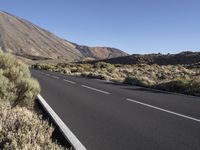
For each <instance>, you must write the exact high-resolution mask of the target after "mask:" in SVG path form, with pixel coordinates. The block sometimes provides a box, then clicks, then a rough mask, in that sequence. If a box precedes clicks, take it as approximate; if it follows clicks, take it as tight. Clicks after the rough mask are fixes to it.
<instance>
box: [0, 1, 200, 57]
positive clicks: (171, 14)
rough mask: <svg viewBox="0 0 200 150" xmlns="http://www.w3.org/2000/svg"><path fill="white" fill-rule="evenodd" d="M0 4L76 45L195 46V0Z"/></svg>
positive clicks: (198, 29)
mask: <svg viewBox="0 0 200 150" xmlns="http://www.w3.org/2000/svg"><path fill="white" fill-rule="evenodd" d="M0 9H1V10H4V11H7V12H10V13H12V14H14V15H17V16H20V17H23V18H25V19H27V20H29V21H31V22H33V23H35V24H37V25H39V26H41V27H43V28H45V29H47V30H49V31H51V32H53V33H55V34H56V35H58V36H60V37H62V38H65V39H67V40H69V41H72V42H76V43H78V44H85V45H89V46H111V47H116V48H120V49H122V50H124V51H126V52H128V53H130V54H132V53H158V52H161V53H168V52H169V53H177V52H180V51H182V50H193V51H198V50H200V0H1V4H0Z"/></svg>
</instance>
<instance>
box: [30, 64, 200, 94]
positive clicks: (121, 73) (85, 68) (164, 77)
mask: <svg viewBox="0 0 200 150" xmlns="http://www.w3.org/2000/svg"><path fill="white" fill-rule="evenodd" d="M33 67H34V68H37V69H43V70H48V71H54V72H60V73H63V74H67V75H74V76H83V77H88V78H98V79H102V80H110V81H115V82H123V83H126V84H130V85H138V86H143V87H149V88H155V89H162V90H166V91H172V92H178V93H184V94H190V95H196V96H200V67H199V63H196V64H193V65H157V64H151V65H148V64H133V65H122V64H110V63H105V62H96V63H93V64H89V63H68V62H66V63H37V64H34V65H33Z"/></svg>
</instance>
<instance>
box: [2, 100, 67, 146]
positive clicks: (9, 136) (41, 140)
mask: <svg viewBox="0 0 200 150" xmlns="http://www.w3.org/2000/svg"><path fill="white" fill-rule="evenodd" d="M53 131H54V128H53V127H51V126H49V124H48V122H47V121H44V120H42V119H41V117H39V116H38V115H37V114H36V113H34V112H32V111H30V110H28V109H27V108H25V107H19V106H17V107H15V108H11V105H10V104H9V103H7V102H1V103H0V149H7V150H10V149H19V150H28V149H29V150H49V149H54V150H61V149H64V148H63V147H61V146H59V145H58V144H57V143H55V142H53V141H52V139H51V136H52V132H53Z"/></svg>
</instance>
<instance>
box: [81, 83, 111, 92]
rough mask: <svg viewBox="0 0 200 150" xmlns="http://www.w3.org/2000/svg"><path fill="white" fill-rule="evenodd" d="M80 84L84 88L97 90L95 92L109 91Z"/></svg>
mask: <svg viewBox="0 0 200 150" xmlns="http://www.w3.org/2000/svg"><path fill="white" fill-rule="evenodd" d="M81 86H82V87H84V88H87V89H91V90H94V91H97V92H101V93H103V94H110V93H109V92H106V91H102V90H99V89H96V88H93V87H89V86H87V85H81Z"/></svg>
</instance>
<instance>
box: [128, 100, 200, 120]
mask: <svg viewBox="0 0 200 150" xmlns="http://www.w3.org/2000/svg"><path fill="white" fill-rule="evenodd" d="M126 100H127V101H131V102H134V103H137V104H140V105H143V106H146V107H150V108H153V109H156V110H160V111H163V112H166V113H169V114H173V115H176V116H179V117H182V118H186V119H189V120H193V121H196V122H199V123H200V120H199V119H196V118H193V117H190V116H186V115H182V114H179V113H176V112H173V111H170V110H166V109H163V108H160V107H156V106H153V105H149V104H145V103H142V102H139V101H135V100H132V99H129V98H127V99H126Z"/></svg>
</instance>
